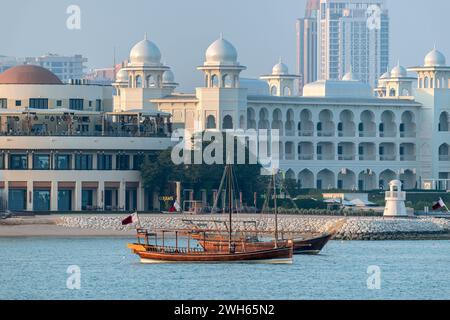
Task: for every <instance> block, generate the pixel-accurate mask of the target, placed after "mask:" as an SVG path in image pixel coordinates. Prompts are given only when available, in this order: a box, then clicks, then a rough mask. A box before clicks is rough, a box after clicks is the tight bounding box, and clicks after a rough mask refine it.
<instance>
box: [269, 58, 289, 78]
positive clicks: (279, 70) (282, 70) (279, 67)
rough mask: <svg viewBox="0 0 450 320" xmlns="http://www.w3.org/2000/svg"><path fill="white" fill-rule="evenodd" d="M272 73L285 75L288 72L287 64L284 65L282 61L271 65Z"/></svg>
mask: <svg viewBox="0 0 450 320" xmlns="http://www.w3.org/2000/svg"><path fill="white" fill-rule="evenodd" d="M272 74H273V75H277V76H278V75H286V74H289V68H288V66H287V65H285V64H284V63H283V62H281V60H280V62H279V63H277V64H276V65H274V66H273V68H272Z"/></svg>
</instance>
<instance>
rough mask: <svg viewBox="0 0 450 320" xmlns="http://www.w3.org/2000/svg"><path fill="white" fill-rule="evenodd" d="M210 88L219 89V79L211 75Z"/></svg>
mask: <svg viewBox="0 0 450 320" xmlns="http://www.w3.org/2000/svg"><path fill="white" fill-rule="evenodd" d="M211 87H212V88H218V87H219V79H217V76H216V75H213V76H212V77H211Z"/></svg>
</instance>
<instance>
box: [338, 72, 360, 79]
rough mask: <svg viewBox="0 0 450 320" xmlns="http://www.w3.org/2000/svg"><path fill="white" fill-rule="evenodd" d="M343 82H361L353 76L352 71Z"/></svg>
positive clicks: (345, 76) (344, 77)
mask: <svg viewBox="0 0 450 320" xmlns="http://www.w3.org/2000/svg"><path fill="white" fill-rule="evenodd" d="M342 81H359V80H358V79H357V78H356V77H355V75H354V74H353V72H352V71H350V72H347V73H346V74H345V75H344V76H343V77H342Z"/></svg>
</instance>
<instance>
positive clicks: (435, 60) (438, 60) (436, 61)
mask: <svg viewBox="0 0 450 320" xmlns="http://www.w3.org/2000/svg"><path fill="white" fill-rule="evenodd" d="M445 65H446V59H445V56H444V55H443V54H442V52H440V51H439V50H437V49H436V48H434V49H433V50H431V51H430V52H429V53H428V54H427V55H426V56H425V67H443V66H445Z"/></svg>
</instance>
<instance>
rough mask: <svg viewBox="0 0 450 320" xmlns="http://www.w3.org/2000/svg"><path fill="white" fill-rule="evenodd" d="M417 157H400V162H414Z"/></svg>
mask: <svg viewBox="0 0 450 320" xmlns="http://www.w3.org/2000/svg"><path fill="white" fill-rule="evenodd" d="M416 159H417V157H416V156H415V155H413V154H411V155H402V156H400V161H416Z"/></svg>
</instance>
